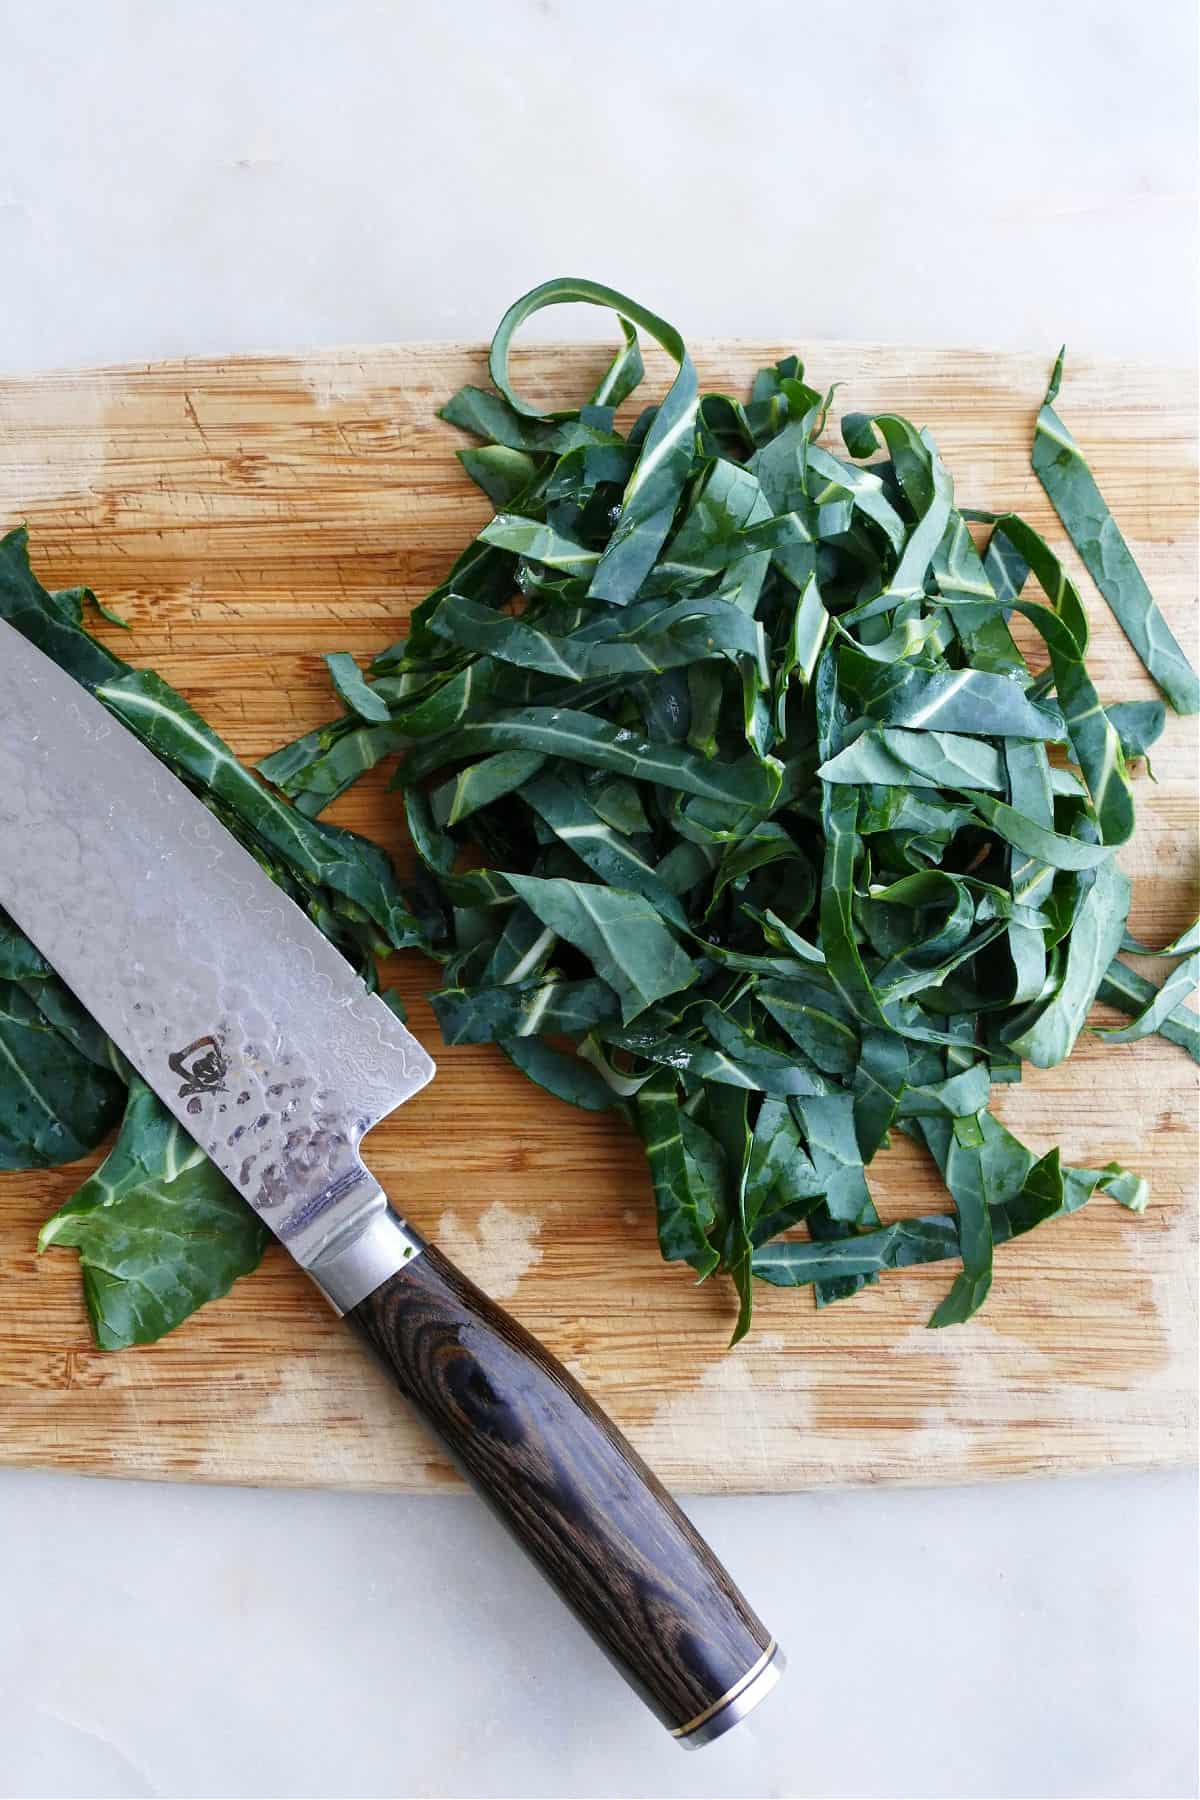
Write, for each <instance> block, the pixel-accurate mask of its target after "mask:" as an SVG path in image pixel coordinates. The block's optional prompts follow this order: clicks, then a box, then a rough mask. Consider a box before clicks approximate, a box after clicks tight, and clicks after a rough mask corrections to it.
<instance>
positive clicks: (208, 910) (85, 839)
mask: <svg viewBox="0 0 1200 1800" xmlns="http://www.w3.org/2000/svg"><path fill="white" fill-rule="evenodd" d="M132 698H134V699H135V700H136V697H132ZM125 699H126V704H129V703H130V700H131V696H129V695H128V694H127V695H126V696H125ZM136 703H137V704H141V705H144V706H145V707H146V708H147V709H148V710H152V709H153V707H154V701H153V699H152V698H147V697H145V696H143V697H142V698H141V700H137V701H136ZM0 905H3V906H4V907H6V908H7V910H8V912H9V913H10V914H11V915H12V917H13V918H14V919H15V920H16V922H17V924H18V925H20V926H21V928H22V929H23V930H24V931H25V932H26V933H27V934H28V936H29V937H31V938H32V939H33V941H34V943H35V944H36V945H37V946H38V948H39V949H40V950H41V951H42V953H43V955H44V956H45V957H46V958H47V960H48V961H49V962H51V963H52V964H53V965H54V967H55V968H56V969H57V970H58V972H59V974H60V975H61V976H62V977H63V979H64V981H66V982H67V984H68V985H69V986H70V987H71V988H73V989H74V991H75V993H76V994H77V995H78V996H79V998H80V1000H81V1001H82V1002H83V1004H84V1005H85V1006H86V1007H87V1009H88V1010H89V1012H91V1013H92V1014H93V1016H94V1017H95V1018H96V1019H97V1020H98V1021H99V1022H100V1024H101V1025H102V1026H103V1027H104V1029H105V1031H106V1032H107V1033H108V1034H109V1036H110V1037H111V1038H112V1039H113V1041H114V1042H115V1043H116V1044H117V1045H118V1046H119V1048H120V1049H121V1050H122V1051H123V1052H124V1053H125V1055H126V1056H127V1057H128V1058H129V1061H130V1062H131V1063H132V1064H133V1066H134V1067H135V1068H136V1069H137V1070H138V1071H139V1072H140V1073H141V1074H142V1075H143V1076H144V1077H145V1079H146V1081H147V1082H149V1084H150V1086H151V1087H152V1088H154V1090H155V1091H156V1093H158V1094H159V1096H160V1097H161V1098H162V1100H163V1101H164V1102H165V1103H166V1105H167V1106H168V1107H170V1109H171V1111H172V1112H173V1113H174V1114H175V1116H176V1117H177V1118H178V1119H179V1120H180V1122H181V1123H182V1124H183V1125H184V1126H185V1127H186V1129H187V1130H188V1131H189V1132H190V1133H191V1135H192V1136H193V1137H194V1138H195V1140H196V1142H197V1143H198V1144H199V1145H200V1146H201V1148H202V1149H203V1150H204V1151H206V1152H207V1154H208V1155H209V1156H210V1157H211V1158H212V1159H213V1161H214V1162H215V1163H216V1164H217V1165H218V1167H219V1168H220V1169H221V1170H222V1171H223V1172H224V1174H225V1175H226V1176H227V1177H228V1179H229V1180H230V1181H231V1182H232V1183H233V1185H234V1186H235V1187H236V1188H237V1189H238V1191H239V1192H240V1193H241V1194H243V1195H244V1196H245V1198H246V1199H247V1200H248V1201H249V1203H250V1205H251V1206H252V1207H253V1208H254V1210H255V1211H256V1212H257V1213H258V1214H259V1216H260V1217H261V1218H262V1219H263V1220H264V1221H265V1223H266V1224H267V1225H268V1226H269V1227H270V1228H271V1230H272V1231H273V1232H274V1233H275V1235H276V1236H277V1237H278V1238H279V1239H280V1240H281V1242H282V1243H283V1244H284V1245H285V1247H286V1248H287V1249H288V1250H289V1251H290V1252H291V1254H292V1255H293V1256H294V1257H295V1259H296V1261H297V1262H298V1263H299V1264H300V1266H301V1268H303V1269H304V1270H305V1271H306V1273H307V1274H308V1275H310V1276H311V1277H312V1279H313V1281H315V1282H316V1284H317V1286H318V1287H319V1288H320V1289H321V1291H322V1293H323V1294H324V1295H325V1297H326V1299H327V1300H329V1302H330V1304H331V1305H332V1306H333V1307H334V1308H335V1310H336V1311H337V1312H339V1313H341V1314H343V1315H344V1316H345V1318H346V1320H347V1322H348V1323H349V1324H350V1325H352V1326H353V1327H354V1328H355V1330H356V1331H357V1332H358V1333H359V1335H360V1336H361V1337H362V1338H363V1339H364V1340H365V1341H366V1343H367V1344H368V1345H369V1346H370V1347H371V1348H372V1349H373V1350H375V1351H376V1352H377V1353H378V1355H379V1357H380V1358H381V1359H382V1360H383V1362H384V1364H385V1365H386V1366H387V1368H388V1369H389V1370H390V1372H391V1374H392V1375H393V1377H394V1379H395V1381H396V1385H397V1386H398V1387H399V1389H400V1391H401V1392H402V1393H403V1394H404V1395H405V1396H406V1397H407V1398H408V1399H409V1400H410V1401H411V1402H412V1403H413V1405H414V1406H415V1407H416V1409H417V1411H418V1412H419V1413H420V1414H421V1416H422V1417H423V1418H424V1419H425V1421H426V1423H427V1424H428V1425H430V1426H432V1428H433V1430H434V1431H435V1432H436V1433H437V1435H438V1436H439V1437H440V1438H441V1440H442V1442H443V1444H444V1445H445V1446H446V1448H447V1449H448V1450H449V1452H450V1454H451V1455H452V1457H453V1458H454V1460H455V1461H456V1463H457V1464H458V1466H459V1467H460V1468H461V1469H462V1471H463V1472H464V1474H466V1476H467V1477H468V1479H469V1480H470V1481H471V1482H472V1483H473V1484H474V1485H475V1487H476V1488H477V1489H478V1491H479V1492H480V1494H481V1495H482V1496H483V1498H484V1499H485V1500H487V1501H488V1502H489V1504H490V1505H491V1506H492V1507H493V1508H494V1510H495V1511H496V1512H497V1513H498V1514H499V1516H500V1518H501V1519H502V1520H503V1522H504V1523H505V1525H507V1526H508V1528H509V1530H510V1531H511V1532H512V1533H513V1535H514V1536H515V1537H516V1538H517V1540H518V1542H519V1543H520V1544H521V1545H522V1547H523V1548H524V1549H525V1550H526V1551H527V1552H528V1553H529V1555H530V1556H531V1557H532V1558H533V1560H534V1562H535V1563H536V1564H537V1565H538V1567H539V1568H540V1569H541V1571H542V1573H543V1574H544V1575H545V1576H546V1577H547V1579H548V1580H549V1581H550V1582H551V1583H552V1584H553V1586H554V1587H555V1588H556V1589H557V1590H558V1592H559V1594H561V1596H562V1598H563V1599H564V1600H565V1601H566V1602H567V1604H568V1605H569V1606H570V1607H571V1608H572V1609H573V1611H574V1612H575V1613H576V1615H577V1616H578V1617H579V1619H580V1620H581V1621H582V1622H583V1623H584V1625H586V1626H587V1627H588V1628H589V1630H590V1631H591V1632H592V1634H593V1635H594V1637H595V1638H596V1639H597V1640H598V1641H599V1643H600V1645H601V1647H602V1648H603V1649H604V1650H605V1651H606V1652H607V1653H608V1655H609V1657H610V1658H611V1659H612V1661H613V1662H614V1663H615V1664H616V1666H617V1667H618V1668H619V1669H620V1671H621V1673H622V1674H623V1675H624V1676H625V1677H626V1679H627V1680H628V1681H629V1682H630V1683H631V1685H632V1686H633V1687H634V1688H635V1689H636V1691H637V1692H638V1693H640V1694H641V1696H642V1698H643V1699H644V1700H645V1701H646V1703H647V1705H649V1706H650V1707H651V1709H652V1710H653V1711H654V1712H655V1713H656V1714H657V1715H658V1717H659V1718H660V1719H661V1720H662V1721H663V1723H664V1724H665V1725H666V1726H667V1727H668V1729H669V1730H670V1731H671V1732H672V1733H673V1734H674V1735H675V1736H676V1737H677V1738H678V1739H679V1740H680V1741H681V1742H682V1743H684V1744H687V1745H696V1744H700V1743H706V1742H708V1741H710V1740H711V1739H712V1738H714V1737H718V1736H720V1735H721V1733H722V1732H724V1731H726V1730H728V1729H729V1727H730V1726H731V1725H733V1724H735V1723H736V1722H737V1721H738V1720H739V1719H740V1718H743V1717H744V1716H745V1715H746V1713H747V1712H749V1711H750V1709H751V1708H752V1707H753V1706H755V1705H756V1704H757V1703H758V1701H759V1700H760V1699H762V1698H763V1696H764V1695H765V1694H766V1693H767V1692H768V1691H769V1690H770V1688H771V1687H772V1686H774V1684H775V1682H776V1680H777V1679H778V1677H779V1674H780V1672H781V1670H782V1666H783V1657H782V1653H781V1652H780V1650H779V1649H778V1647H777V1645H776V1644H775V1642H774V1640H773V1639H772V1638H771V1637H770V1635H769V1634H768V1632H767V1631H766V1629H765V1628H764V1627H763V1625H762V1624H761V1623H760V1621H759V1620H758V1618H757V1617H756V1616H755V1614H754V1613H753V1612H752V1611H751V1610H750V1607H749V1606H748V1605H747V1603H746V1601H745V1600H744V1599H743V1598H742V1595H741V1594H740V1593H739V1592H738V1590H737V1588H736V1587H735V1586H734V1584H733V1582H732V1581H731V1580H730V1578H729V1576H728V1575H727V1574H726V1572H725V1570H724V1569H723V1568H722V1566H721V1565H720V1563H719V1562H718V1561H717V1559H716V1557H715V1556H714V1555H713V1553H712V1551H711V1550H710V1549H709V1548H708V1546H707V1545H706V1544H705V1543H704V1542H703V1540H702V1539H701V1538H700V1536H699V1534H698V1533H697V1532H696V1530H695V1528H694V1527H693V1526H692V1524H691V1523H690V1521H689V1520H688V1519H687V1518H686V1517H685V1515H684V1514H683V1513H682V1512H681V1511H680V1510H679V1508H678V1507H677V1506H676V1505H675V1503H674V1501H673V1500H672V1499H671V1497H670V1495H669V1494H667V1492H666V1490H665V1489H664V1488H663V1487H662V1486H661V1485H660V1483H659V1482H658V1481H657V1480H656V1479H655V1477H654V1476H653V1475H652V1474H651V1472H650V1470H649V1469H647V1467H646V1465H645V1464H644V1463H643V1462H642V1460H641V1458H640V1457H639V1456H638V1455H637V1453H636V1451H634V1449H633V1448H632V1447H631V1445H629V1444H628V1443H627V1442H626V1441H625V1439H624V1437H622V1435H621V1433H620V1432H619V1431H618V1430H617V1428H616V1426H615V1425H613V1424H612V1422H611V1421H610V1420H609V1419H607V1418H606V1417H605V1415H604V1414H603V1413H602V1412H601V1411H600V1409H599V1407H598V1406H597V1405H596V1404H595V1402H594V1401H592V1400H590V1399H589V1398H588V1396H587V1395H586V1394H585V1393H584V1391H583V1389H582V1388H581V1387H580V1386H579V1384H578V1383H577V1382H576V1381H574V1380H573V1379H572V1378H571V1376H570V1375H568V1373H567V1372H566V1370H565V1369H564V1368H563V1367H562V1365H561V1364H560V1363H558V1362H557V1361H555V1359H554V1358H553V1357H552V1356H551V1355H550V1353H549V1352H548V1351H547V1350H545V1349H544V1348H543V1347H542V1346H541V1345H540V1344H539V1343H538V1342H537V1341H536V1340H535V1339H534V1338H532V1337H531V1336H530V1335H529V1333H528V1332H526V1331H524V1330H523V1329H522V1327H521V1326H520V1325H518V1324H517V1323H516V1321H515V1320H513V1319H511V1318H510V1317H509V1316H508V1315H507V1314H506V1313H505V1312H504V1311H502V1309H501V1308H500V1307H498V1306H497V1305H495V1304H494V1302H493V1301H491V1300H489V1299H488V1298H487V1296H486V1295H484V1294H483V1293H481V1292H480V1291H479V1289H478V1288H476V1287H474V1286H473V1285H472V1283H471V1282H469V1281H468V1280H467V1279H466V1278H465V1277H464V1276H463V1275H461V1274H460V1273H459V1272H458V1270H457V1269H455V1268H454V1267H453V1265H452V1264H451V1263H449V1262H448V1261H447V1260H446V1258H445V1257H443V1256H442V1255H441V1254H440V1252H439V1251H438V1250H436V1249H435V1248H434V1247H433V1246H432V1245H429V1244H426V1243H424V1242H423V1241H422V1239H421V1238H420V1237H419V1236H418V1235H417V1233H416V1232H415V1231H413V1230H412V1228H411V1227H410V1226H408V1225H407V1224H405V1223H404V1222H403V1221H402V1220H401V1219H400V1218H399V1217H398V1216H397V1214H396V1213H395V1212H393V1211H392V1210H391V1208H390V1207H389V1205H388V1202H387V1200H386V1198H385V1196H384V1193H383V1191H382V1189H381V1188H380V1186H379V1184H378V1183H377V1182H376V1181H375V1180H374V1179H373V1178H372V1176H371V1175H370V1174H369V1173H368V1171H367V1169H366V1167H365V1165H364V1163H363V1161H362V1159H361V1156H360V1154H359V1145H360V1141H361V1139H362V1137H363V1135H364V1134H365V1133H366V1132H367V1131H369V1130H370V1128H371V1126H373V1125H375V1124H377V1123H378V1122H379V1120H380V1119H382V1118H384V1117H385V1116H386V1115H387V1114H388V1113H390V1112H392V1111H393V1110H394V1109H395V1108H396V1107H397V1106H399V1105H400V1104H401V1103H402V1102H403V1101H405V1100H408V1099H411V1097H412V1096H413V1095H414V1094H416V1093H417V1092H418V1091H419V1089H420V1088H422V1087H423V1086H424V1085H425V1083H426V1082H427V1081H429V1080H430V1079H431V1077H432V1075H433V1072H434V1069H433V1063H432V1062H431V1060H430V1058H429V1057H428V1056H427V1055H426V1053H425V1051H424V1050H423V1049H422V1047H421V1045H420V1044H419V1043H418V1042H417V1040H416V1039H415V1038H414V1037H413V1036H412V1035H411V1033H410V1032H408V1031H407V1030H406V1029H405V1027H404V1026H403V1025H402V1024H401V1023H400V1021H399V1020H398V1019H397V1018H396V1017H395V1016H394V1014H393V1013H392V1012H390V1011H389V1009H388V1008H387V1007H386V1006H385V1005H384V1003H383V1002H382V1001H381V1000H379V999H378V998H377V997H375V996H374V995H372V994H369V993H368V992H367V990H366V988H365V986H364V985H363V983H362V981H361V980H360V979H359V977H358V976H357V975H355V973H354V971H353V970H352V969H351V968H350V966H349V964H348V963H347V962H345V961H344V960H343V958H342V957H341V956H340V955H339V954H338V952H337V951H336V950H335V949H334V948H333V947H332V945H331V944H329V943H328V942H327V940H326V939H325V938H324V937H323V936H322V935H321V933H320V932H319V931H318V930H317V928H316V926H315V925H313V924H312V923H311V921H310V920H309V919H308V918H307V917H306V915H305V914H304V913H303V912H302V911H301V909H300V908H299V907H298V906H296V905H295V904H294V903H293V902H292V901H291V900H290V899H288V897H287V896H286V895H285V894H283V893H282V892H281V891H280V889H279V888H278V887H276V886H275V884H274V883H273V882H272V881H271V880H270V879H269V877H268V876H267V875H265V874H264V872H263V871H262V869H261V868H260V867H259V865H258V864H257V862H255V860H254V858H253V857H252V856H251V855H250V854H249V852H248V851H246V850H245V849H243V848H242V846H241V845H240V844H239V843H238V842H237V841H236V839H234V838H233V837H232V836H231V835H230V834H229V832H227V831H226V830H225V828H224V827H223V826H222V825H221V824H220V823H219V822H218V821H217V820H216V819H215V818H214V817H213V815H212V813H211V812H209V810H208V809H207V807H205V806H204V805H203V804H202V803H201V801H199V800H198V799H197V798H196V797H195V796H194V795H193V794H192V793H191V792H190V791H189V790H188V789H187V788H186V787H185V786H184V785H183V783H182V782H180V781H178V780H177V779H176V778H175V777H174V776H173V775H172V774H171V773H170V772H169V770H167V769H166V768H164V766H163V765H162V763H160V762H159V761H158V760H157V758H156V757H155V756H153V755H152V754H151V752H150V751H149V750H148V749H146V748H145V746H144V745H143V744H142V743H141V742H140V741H139V740H138V738H137V737H135V736H134V734H133V732H132V731H130V730H127V729H126V728H125V726H124V725H122V724H121V723H120V722H119V721H118V720H116V719H115V718H114V717H113V716H112V714H111V713H109V712H107V711H106V710H105V708H104V707H103V706H102V705H101V704H100V702H99V701H98V700H96V699H94V698H93V697H92V695H90V694H89V693H88V692H87V691H86V689H84V688H83V687H81V686H80V685H79V684H78V683H77V682H75V681H74V680H72V678H71V677H70V676H68V675H66V674H64V672H63V671H62V670H61V669H59V668H58V666H57V665H56V664H55V663H53V662H52V661H51V660H50V659H49V658H48V657H47V656H44V655H43V654H42V652H41V651H40V650H38V649H36V648H34V647H33V646H32V645H31V644H29V643H28V642H26V640H25V639H24V638H23V637H21V636H20V634H19V633H18V632H16V631H15V630H14V629H13V628H12V627H11V626H9V625H7V624H5V623H3V622H2V621H0Z"/></svg>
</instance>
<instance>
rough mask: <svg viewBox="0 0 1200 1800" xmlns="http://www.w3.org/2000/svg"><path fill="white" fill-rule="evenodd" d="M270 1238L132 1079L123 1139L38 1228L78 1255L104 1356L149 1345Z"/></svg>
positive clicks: (239, 1271)
mask: <svg viewBox="0 0 1200 1800" xmlns="http://www.w3.org/2000/svg"><path fill="white" fill-rule="evenodd" d="M269 1235H270V1234H269V1232H268V1231H267V1228H266V1226H265V1225H264V1224H263V1223H262V1221H261V1220H260V1219H259V1217H258V1215H257V1214H256V1213H254V1212H252V1211H251V1210H250V1208H249V1207H248V1206H247V1205H246V1203H245V1201H244V1200H243V1199H242V1197H241V1195H240V1194H239V1193H238V1192H237V1190H236V1189H235V1188H233V1187H231V1186H230V1185H229V1183H228V1182H227V1181H226V1180H225V1177H224V1176H223V1175H222V1174H221V1172H220V1170H219V1169H218V1168H217V1167H216V1166H215V1164H213V1163H211V1162H209V1160H208V1158H207V1157H206V1156H205V1154H204V1152H203V1151H202V1150H201V1149H199V1148H198V1146H197V1145H196V1144H195V1143H193V1141H192V1139H191V1138H190V1137H188V1135H187V1133H186V1132H185V1131H184V1130H183V1128H182V1126H181V1125H179V1124H177V1122H176V1121H175V1119H174V1118H172V1116H171V1114H170V1113H168V1111H167V1109H166V1107H165V1106H164V1105H163V1104H162V1102H161V1101H160V1100H159V1099H158V1097H157V1095H156V1094H153V1093H152V1092H151V1091H150V1089H149V1088H148V1087H147V1086H146V1085H145V1083H144V1082H143V1081H142V1080H141V1079H140V1077H138V1076H136V1075H135V1076H133V1077H132V1079H131V1081H130V1087H129V1100H128V1104H127V1106H126V1108H125V1116H124V1119H123V1121H122V1124H121V1130H120V1134H119V1135H118V1138H117V1141H116V1143H115V1144H114V1146H113V1148H112V1150H111V1151H110V1152H109V1154H108V1156H107V1157H106V1159H105V1160H104V1162H103V1163H102V1164H101V1165H100V1167H99V1169H97V1171H96V1173H95V1174H94V1175H92V1176H90V1177H89V1178H88V1180H87V1181H85V1182H84V1184H83V1186H82V1187H81V1188H79V1189H78V1190H77V1191H76V1193H75V1194H74V1195H73V1196H72V1198H71V1199H70V1200H68V1201H67V1203H66V1205H65V1206H63V1207H61V1208H60V1209H59V1211H58V1212H56V1213H55V1214H54V1216H53V1218H51V1219H49V1220H48V1221H47V1223H46V1224H45V1225H44V1226H43V1227H42V1230H41V1234H40V1236H39V1238H38V1249H39V1250H48V1249H50V1248H51V1247H52V1246H54V1245H58V1246H69V1247H70V1248H72V1249H74V1250H78V1252H79V1262H80V1268H81V1270H82V1273H83V1292H84V1299H85V1300H86V1302H87V1309H88V1314H89V1317H90V1318H91V1322H92V1330H93V1332H94V1333H95V1337H96V1342H97V1343H98V1344H99V1346H100V1348H101V1349H102V1350H119V1349H122V1348H124V1347H125V1346H126V1345H128V1344H149V1343H153V1341H154V1339H155V1338H160V1337H162V1336H163V1335H164V1333H166V1332H168V1331H171V1330H172V1329H173V1328H174V1327H175V1326H176V1325H180V1324H182V1323H183V1321H184V1319H186V1318H187V1317H188V1316H189V1314H191V1313H193V1312H195V1310H196V1308H197V1307H198V1306H202V1305H203V1304H204V1303H205V1301H207V1300H215V1299H217V1298H219V1297H220V1295H222V1294H224V1293H227V1292H228V1290H229V1288H230V1287H231V1286H232V1285H233V1283H234V1282H235V1281H236V1280H237V1278H238V1276H239V1275H247V1274H249V1272H250V1271H251V1269H253V1268H255V1267H257V1265H258V1262H259V1259H260V1258H261V1256H262V1253H263V1250H264V1249H265V1247H266V1243H267V1239H268V1237H269Z"/></svg>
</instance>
